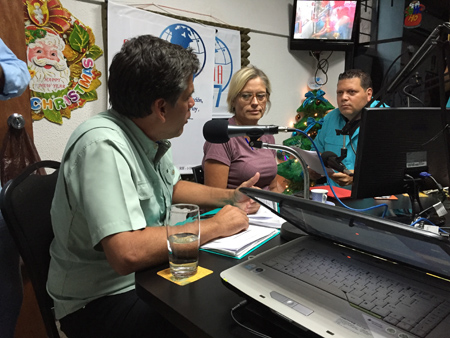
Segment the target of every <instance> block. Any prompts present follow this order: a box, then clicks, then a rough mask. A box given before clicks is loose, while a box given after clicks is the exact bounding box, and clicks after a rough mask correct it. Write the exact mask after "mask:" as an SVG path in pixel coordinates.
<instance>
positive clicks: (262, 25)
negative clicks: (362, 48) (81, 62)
mask: <svg viewBox="0 0 450 338" xmlns="http://www.w3.org/2000/svg"><path fill="white" fill-rule="evenodd" d="M60 1H61V3H62V4H63V6H64V7H65V8H67V9H68V10H69V11H70V12H71V13H72V14H73V15H74V16H76V17H77V18H78V19H79V20H81V21H82V22H83V23H84V24H86V25H88V26H90V27H91V28H92V29H93V31H94V34H95V37H96V41H97V42H96V43H97V45H98V46H100V47H101V48H102V49H103V51H105V46H106V37H105V36H104V34H105V33H104V30H105V25H106V22H105V21H104V14H103V13H102V8H104V2H103V1H90V0H83V1H76V0H60ZM115 2H117V3H120V4H127V5H134V4H139V8H142V3H144V2H136V1H134V2H133V1H129V0H122V1H120V0H117V1H115ZM151 3H152V2H149V4H151ZM292 3H293V1H292V0H276V1H274V0H227V1H222V0H191V1H185V0H164V1H163V2H162V1H161V2H160V3H159V4H161V5H164V6H167V7H171V8H170V9H169V8H167V7H164V8H163V7H159V8H158V7H156V6H154V5H149V6H147V7H146V9H148V10H154V11H168V12H170V13H171V14H175V15H180V16H186V17H193V18H197V19H202V20H207V21H211V22H220V23H226V24H229V25H233V26H240V27H246V28H250V29H251V33H250V38H251V39H250V41H249V44H250V50H249V52H250V57H249V60H250V62H251V64H254V65H255V66H257V67H259V68H261V69H262V70H264V71H265V72H266V73H267V75H268V76H269V78H270V80H271V82H272V89H273V94H272V95H271V100H272V108H271V110H270V112H269V113H268V114H267V115H266V116H264V117H263V119H262V120H261V122H260V124H276V125H280V126H289V125H290V123H292V122H294V119H295V115H296V109H297V108H298V107H299V106H300V104H301V102H302V101H303V99H304V95H305V93H306V92H307V91H308V90H309V89H308V87H307V81H308V79H309V78H311V77H312V76H314V71H315V68H316V63H317V61H316V60H315V59H314V58H313V57H311V56H310V55H309V52H306V51H293V52H290V51H289V49H288V34H289V22H290V20H291V12H292ZM196 13H200V14H201V15H199V14H196ZM216 19H217V20H216ZM324 54H325V55H324V56H327V55H328V53H324ZM105 62H106V57H105V56H102V57H100V58H99V59H98V60H97V61H96V63H97V68H98V69H99V70H100V71H101V72H102V77H101V78H100V80H101V81H102V83H103V84H102V86H100V87H99V88H98V100H97V101H94V102H89V103H87V104H86V105H85V107H84V108H82V109H77V110H74V111H72V117H71V118H70V119H64V123H63V125H62V126H60V125H56V124H52V123H50V122H48V121H46V120H41V121H35V122H34V123H33V128H34V135H35V144H36V146H37V149H38V151H39V154H40V155H41V158H42V159H54V160H60V159H61V156H62V153H63V151H64V147H65V144H66V142H67V140H68V138H69V136H70V134H71V133H72V131H73V130H74V129H75V128H76V127H77V126H78V125H79V124H80V123H81V122H82V121H84V120H85V119H87V118H89V117H90V116H93V115H95V114H97V113H99V112H101V111H104V110H106V109H107V107H108V104H107V98H106V97H107V95H106V79H107V72H106V64H105ZM344 66H345V64H344V53H342V52H335V53H334V54H333V55H332V56H331V57H330V58H329V70H328V83H327V84H326V85H325V86H323V88H322V89H323V90H324V91H325V92H326V95H325V97H326V98H327V99H328V100H330V102H331V103H332V104H333V105H336V94H335V92H336V83H337V76H338V74H339V73H341V72H342V71H343V70H344ZM319 75H320V74H319ZM275 136H276V142H277V143H281V142H282V140H284V139H285V138H287V137H289V136H290V135H286V134H279V135H275ZM199 146H201V145H199Z"/></svg>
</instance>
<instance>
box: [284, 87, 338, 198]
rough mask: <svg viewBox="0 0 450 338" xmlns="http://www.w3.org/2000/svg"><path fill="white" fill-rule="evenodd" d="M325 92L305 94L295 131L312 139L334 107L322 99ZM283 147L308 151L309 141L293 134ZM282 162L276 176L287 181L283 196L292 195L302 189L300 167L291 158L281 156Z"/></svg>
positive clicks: (298, 112)
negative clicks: (297, 130)
mask: <svg viewBox="0 0 450 338" xmlns="http://www.w3.org/2000/svg"><path fill="white" fill-rule="evenodd" d="M324 95H325V92H324V91H323V90H321V89H314V90H311V91H309V92H307V93H306V94H305V97H306V99H305V100H304V101H303V103H302V105H301V106H300V107H298V109H297V116H296V118H295V119H296V123H295V124H294V128H295V129H299V130H303V131H304V132H305V133H307V134H308V135H309V137H311V138H312V139H314V138H315V137H316V135H317V132H318V130H319V129H320V128H321V126H322V123H323V117H324V116H325V115H326V113H327V112H328V111H330V110H331V109H334V106H333V105H332V104H331V103H330V102H329V101H328V100H327V99H325V98H324ZM283 144H284V145H285V146H290V147H292V146H295V147H299V148H301V149H305V150H310V149H311V141H310V140H309V139H308V138H307V137H305V136H303V134H301V133H298V132H293V133H292V136H291V137H290V138H288V139H286V140H284V141H283ZM282 155H283V156H284V157H285V158H284V160H285V161H284V162H281V163H280V164H278V175H280V176H282V177H284V178H285V179H286V180H287V188H286V190H285V191H284V193H285V194H289V195H290V194H293V193H296V192H298V191H300V190H302V189H303V172H302V166H301V164H300V163H298V161H297V160H295V159H294V158H292V156H290V157H287V156H286V155H285V154H282Z"/></svg>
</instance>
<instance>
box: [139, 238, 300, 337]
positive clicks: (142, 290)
mask: <svg viewBox="0 0 450 338" xmlns="http://www.w3.org/2000/svg"><path fill="white" fill-rule="evenodd" d="M282 243H284V241H283V240H282V239H281V238H280V236H279V235H278V236H276V237H275V238H273V239H271V240H270V241H268V242H267V243H265V244H264V245H262V246H261V247H259V248H258V249H256V250H255V251H253V253H254V254H257V253H260V252H263V251H266V250H268V249H270V248H272V247H274V246H277V245H279V244H282ZM253 253H251V254H253ZM251 254H250V255H251ZM245 259H247V258H246V257H244V258H242V259H240V260H238V259H233V258H228V257H223V256H220V255H215V254H211V253H208V252H203V251H200V255H199V265H200V266H202V267H204V268H207V269H210V270H212V271H213V273H212V274H210V275H208V276H206V277H204V278H202V279H200V280H198V281H196V282H194V283H191V284H188V285H185V286H179V285H177V284H174V283H172V282H170V281H168V280H166V279H164V278H162V277H160V276H158V275H157V272H158V271H160V270H163V269H165V268H167V267H169V264H168V263H167V264H165V265H161V266H158V267H156V268H152V269H148V270H145V271H141V272H138V273H136V292H137V294H138V296H139V297H140V298H141V299H143V300H144V301H145V302H147V303H148V304H150V305H151V306H152V307H153V308H155V309H157V311H158V312H160V313H161V314H162V315H163V316H164V317H165V318H167V319H168V320H169V321H170V322H171V323H173V324H174V325H176V326H177V327H178V328H180V329H181V330H182V331H183V332H185V333H186V334H187V335H189V336H190V337H195V338H201V337H214V338H228V337H251V338H253V337H255V335H253V334H251V333H250V332H248V331H247V330H245V329H244V328H242V327H240V326H239V325H238V324H236V323H235V322H234V321H233V319H232V318H231V315H230V311H231V308H232V307H234V306H236V305H237V304H238V303H239V302H240V301H242V300H243V298H242V297H240V296H239V295H238V294H236V293H235V292H233V291H231V290H229V289H228V288H227V287H226V286H225V285H224V284H223V283H222V280H221V278H220V272H221V271H223V270H225V269H227V268H230V267H232V266H233V265H236V264H238V263H240V262H242V261H243V260H245ZM240 311H241V310H240V309H239V310H237V314H236V316H238V314H240ZM242 315H243V317H244V318H243V319H242V321H243V322H244V321H245V322H246V323H245V324H246V325H249V326H251V327H252V328H254V329H257V328H259V329H261V332H262V333H265V334H271V333H270V332H268V331H267V330H269V331H270V330H272V331H273V330H275V328H276V321H277V320H278V321H280V322H282V323H283V324H284V325H288V324H287V322H286V321H284V320H281V319H279V318H275V317H276V316H275V315H273V314H269V315H270V316H273V317H274V318H273V320H274V322H273V323H271V322H269V321H268V320H267V317H266V316H264V320H261V318H258V315H257V314H255V315H254V316H252V315H251V313H250V312H249V311H247V312H246V313H245V314H244V313H242ZM238 317H239V319H240V320H241V316H238ZM252 317H253V319H252ZM254 322H255V323H254ZM252 324H256V325H258V326H259V327H255V326H254V325H252ZM296 330H297V334H296V335H295V336H297V337H298V336H299V334H301V336H302V337H304V335H303V332H302V331H301V330H300V329H296ZM273 332H274V331H273ZM277 333H278V335H275V334H273V333H272V336H280V335H279V334H280V332H279V331H277ZM282 336H283V337H286V338H289V337H294V335H292V334H289V333H284V332H283V334H282Z"/></svg>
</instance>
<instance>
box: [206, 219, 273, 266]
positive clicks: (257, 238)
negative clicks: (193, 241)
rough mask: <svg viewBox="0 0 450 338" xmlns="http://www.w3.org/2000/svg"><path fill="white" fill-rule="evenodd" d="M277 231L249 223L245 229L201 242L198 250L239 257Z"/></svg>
mask: <svg viewBox="0 0 450 338" xmlns="http://www.w3.org/2000/svg"><path fill="white" fill-rule="evenodd" d="M279 233H280V230H278V229H273V228H268V227H262V226H257V225H251V224H250V226H249V227H248V229H247V230H245V231H242V232H240V233H238V234H235V235H232V236H229V237H224V238H218V239H215V240H213V241H211V242H208V243H206V244H203V245H202V246H201V247H200V250H203V251H207V252H212V253H216V254H219V255H223V256H228V257H233V258H237V259H240V258H242V257H244V256H245V255H247V254H249V253H250V252H252V251H253V250H255V249H256V248H257V247H259V246H260V245H262V244H263V243H265V242H267V241H268V240H269V239H271V238H273V237H275V236H276V235H278V234H279Z"/></svg>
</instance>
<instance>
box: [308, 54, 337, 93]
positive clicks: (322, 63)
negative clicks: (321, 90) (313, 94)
mask: <svg viewBox="0 0 450 338" xmlns="http://www.w3.org/2000/svg"><path fill="white" fill-rule="evenodd" d="M311 54H312V55H313V57H314V58H315V59H316V61H317V67H316V71H315V73H314V81H315V83H316V85H318V86H323V85H325V84H327V82H328V74H327V73H328V68H329V66H330V65H329V63H328V59H329V58H330V56H331V55H333V51H331V52H330V54H329V55H328V56H327V57H326V58H324V59H320V54H319V57H316V56H315V54H314V53H313V52H311ZM319 70H320V71H321V72H322V73H323V74H324V75H325V81H324V82H323V83H319V82H317V73H318V72H319Z"/></svg>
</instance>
